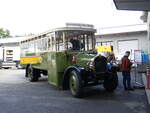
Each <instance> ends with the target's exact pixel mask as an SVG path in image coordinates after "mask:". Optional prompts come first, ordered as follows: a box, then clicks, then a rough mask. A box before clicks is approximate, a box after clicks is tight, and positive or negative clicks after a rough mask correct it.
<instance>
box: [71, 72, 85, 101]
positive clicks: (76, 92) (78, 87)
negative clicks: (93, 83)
mask: <svg viewBox="0 0 150 113" xmlns="http://www.w3.org/2000/svg"><path fill="white" fill-rule="evenodd" d="M69 75H70V78H69V87H70V91H71V94H72V95H73V96H74V97H77V98H80V97H81V96H82V80H81V77H80V74H79V73H78V72H77V71H75V70H72V71H70V73H69Z"/></svg>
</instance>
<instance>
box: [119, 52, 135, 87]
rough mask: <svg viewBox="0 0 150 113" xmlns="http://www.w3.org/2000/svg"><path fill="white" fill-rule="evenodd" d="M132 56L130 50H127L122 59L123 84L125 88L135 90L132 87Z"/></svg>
mask: <svg viewBox="0 0 150 113" xmlns="http://www.w3.org/2000/svg"><path fill="white" fill-rule="evenodd" d="M129 56H130V51H126V52H125V55H124V57H123V58H122V60H121V71H122V75H123V85H124V89H125V90H133V88H131V75H130V71H131V66H132V62H130V60H129V58H128V57H129Z"/></svg>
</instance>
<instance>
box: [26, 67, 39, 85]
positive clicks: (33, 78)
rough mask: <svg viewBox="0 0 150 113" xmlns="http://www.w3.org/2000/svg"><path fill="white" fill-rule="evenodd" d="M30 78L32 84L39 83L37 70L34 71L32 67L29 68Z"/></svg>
mask: <svg viewBox="0 0 150 113" xmlns="http://www.w3.org/2000/svg"><path fill="white" fill-rule="evenodd" d="M27 73H28V77H29V80H30V81H31V82H36V81H38V78H39V77H38V76H37V71H36V69H34V68H33V67H32V66H29V68H28V72H27Z"/></svg>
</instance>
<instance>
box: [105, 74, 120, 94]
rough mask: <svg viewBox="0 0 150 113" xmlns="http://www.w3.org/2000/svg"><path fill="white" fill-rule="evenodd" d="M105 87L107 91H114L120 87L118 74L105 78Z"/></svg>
mask: <svg viewBox="0 0 150 113" xmlns="http://www.w3.org/2000/svg"><path fill="white" fill-rule="evenodd" d="M103 86H104V88H105V89H106V90H107V91H114V90H115V89H116V88H117V86H118V76H117V74H116V73H110V75H109V76H108V77H106V78H105V80H104V83H103Z"/></svg>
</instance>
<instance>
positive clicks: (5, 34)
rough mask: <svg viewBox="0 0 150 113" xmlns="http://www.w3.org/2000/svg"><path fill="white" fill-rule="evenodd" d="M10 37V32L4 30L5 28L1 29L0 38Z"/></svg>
mask: <svg viewBox="0 0 150 113" xmlns="http://www.w3.org/2000/svg"><path fill="white" fill-rule="evenodd" d="M7 37H10V32H9V30H7V29H6V30H4V29H3V28H0V38H7Z"/></svg>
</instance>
